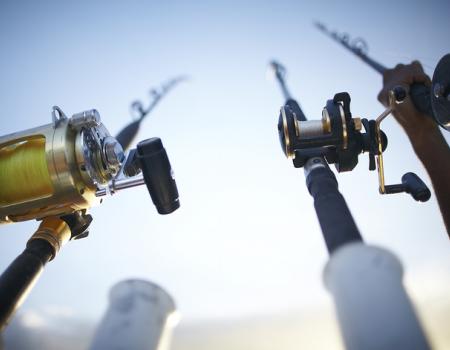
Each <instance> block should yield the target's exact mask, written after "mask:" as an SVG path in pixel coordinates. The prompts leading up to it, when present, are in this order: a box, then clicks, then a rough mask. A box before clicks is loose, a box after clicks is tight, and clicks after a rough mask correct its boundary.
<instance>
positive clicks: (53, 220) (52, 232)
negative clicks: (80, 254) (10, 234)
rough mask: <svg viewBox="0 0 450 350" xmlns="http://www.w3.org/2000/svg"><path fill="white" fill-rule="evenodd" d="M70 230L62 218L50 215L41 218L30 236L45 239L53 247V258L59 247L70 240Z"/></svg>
mask: <svg viewBox="0 0 450 350" xmlns="http://www.w3.org/2000/svg"><path fill="white" fill-rule="evenodd" d="M70 236H71V231H70V227H69V225H67V223H66V222H65V221H63V220H62V219H60V218H58V217H55V216H50V217H47V218H45V219H44V220H42V222H41V224H40V225H39V228H38V229H37V231H36V232H35V233H34V234H33V236H31V238H30V241H31V240H33V239H42V240H45V241H47V242H48V243H49V244H50V245H51V246H52V248H53V255H52V258H51V260H53V259H54V258H55V256H56V254H58V252H59V250H60V249H61V247H62V246H63V245H64V244H66V243H67V242H68V241H69V240H70Z"/></svg>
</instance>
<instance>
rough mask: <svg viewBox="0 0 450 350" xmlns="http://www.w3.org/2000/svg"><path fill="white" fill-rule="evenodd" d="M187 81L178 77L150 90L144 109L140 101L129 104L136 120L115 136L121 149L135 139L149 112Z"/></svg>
mask: <svg viewBox="0 0 450 350" xmlns="http://www.w3.org/2000/svg"><path fill="white" fill-rule="evenodd" d="M186 80H188V78H187V77H186V76H179V77H176V78H173V79H171V80H169V81H167V82H166V83H164V84H162V85H161V87H160V88H159V89H152V90H150V96H151V98H152V100H151V102H150V105H149V106H148V107H147V108H144V105H143V104H142V102H140V101H134V102H133V103H132V104H131V109H132V111H134V113H135V114H136V116H137V118H136V120H134V121H133V122H131V123H130V124H128V125H127V126H125V127H124V128H123V129H122V130H121V131H120V132H119V133H118V134H117V136H116V139H117V141H119V143H120V144H121V145H122V147H123V149H128V148H129V147H130V145H131V143H132V142H133V140H134V138H135V137H136V135H137V133H138V131H139V128H140V127H141V123H142V121H143V120H144V118H145V117H147V115H149V114H150V112H152V111H153V109H154V108H155V107H156V105H157V104H158V103H159V102H160V101H161V100H162V99H163V98H164V96H166V95H167V94H168V93H169V92H170V91H171V90H173V88H175V87H176V86H177V85H178V84H179V83H181V82H183V81H186Z"/></svg>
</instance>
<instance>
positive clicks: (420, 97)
mask: <svg viewBox="0 0 450 350" xmlns="http://www.w3.org/2000/svg"><path fill="white" fill-rule="evenodd" d="M409 95H410V96H411V100H412V102H413V104H414V106H415V107H416V108H417V109H418V110H419V111H420V112H422V113H425V114H427V115H430V116H433V115H434V114H433V108H432V107H431V96H430V88H428V87H426V86H425V85H424V84H421V83H414V84H412V85H411V86H410V89H409Z"/></svg>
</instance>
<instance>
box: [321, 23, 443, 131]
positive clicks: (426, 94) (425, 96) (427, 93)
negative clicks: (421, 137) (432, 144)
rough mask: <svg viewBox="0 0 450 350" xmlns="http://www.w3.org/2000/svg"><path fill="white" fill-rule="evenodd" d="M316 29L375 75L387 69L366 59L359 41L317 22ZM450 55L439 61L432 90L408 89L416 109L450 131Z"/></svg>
mask: <svg viewBox="0 0 450 350" xmlns="http://www.w3.org/2000/svg"><path fill="white" fill-rule="evenodd" d="M315 26H316V27H317V28H318V29H319V30H320V31H321V32H322V33H324V34H325V35H327V36H328V37H330V38H331V39H333V40H334V41H336V42H338V43H339V44H341V45H342V46H344V48H346V49H347V50H348V51H350V52H352V53H353V54H354V55H356V56H357V57H359V58H360V59H361V60H362V61H363V62H365V63H366V64H367V65H369V66H370V67H372V68H373V69H374V70H376V71H377V72H378V73H380V74H383V73H384V72H385V71H386V70H387V68H386V67H385V66H384V65H382V64H381V63H379V62H377V61H376V60H374V59H373V58H371V57H369V56H368V55H367V52H368V49H369V47H368V45H367V42H366V41H365V40H364V39H362V38H355V39H353V40H352V41H350V36H349V35H348V34H346V33H341V34H339V33H337V32H335V31H330V30H329V29H328V28H327V27H326V26H325V25H324V24H322V23H320V22H316V23H315ZM449 71H450V54H447V55H445V56H444V57H442V58H441V60H440V61H439V63H438V65H437V67H436V69H435V71H434V74H433V81H432V88H431V89H430V87H428V86H426V85H425V84H423V83H413V84H411V86H410V87H409V95H410V97H411V100H412V102H413V103H414V105H415V107H416V108H417V109H418V110H419V111H420V112H422V113H424V114H427V115H429V116H431V117H433V118H434V120H435V121H436V123H438V124H439V125H440V126H441V127H442V128H444V129H445V130H447V131H449V130H450V113H449V111H450V81H449V78H448V77H449Z"/></svg>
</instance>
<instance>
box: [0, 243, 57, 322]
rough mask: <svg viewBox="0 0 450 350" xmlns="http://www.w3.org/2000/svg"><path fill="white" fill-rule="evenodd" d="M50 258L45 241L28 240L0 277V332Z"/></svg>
mask: <svg viewBox="0 0 450 350" xmlns="http://www.w3.org/2000/svg"><path fill="white" fill-rule="evenodd" d="M52 256H53V247H52V246H51V245H50V244H49V243H48V242H47V241H45V240H42V239H33V240H30V241H29V242H28V244H27V247H26V249H25V250H24V251H23V253H22V254H20V255H19V256H18V257H17V258H16V259H15V260H14V261H13V262H12V263H11V265H9V266H8V268H7V269H6V270H5V272H3V274H2V275H1V276H0V331H1V330H3V329H4V327H5V326H6V325H7V324H8V322H9V320H10V319H11V317H12V316H13V314H14V312H15V311H16V309H17V308H18V307H19V306H20V304H21V303H22V302H23V301H24V300H25V298H26V296H27V294H28V293H29V292H30V290H31V288H32V287H33V285H34V283H35V282H36V280H37V279H38V278H39V276H40V274H41V273H42V271H43V269H44V266H45V264H46V263H47V262H48V261H50V259H51V258H52Z"/></svg>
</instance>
